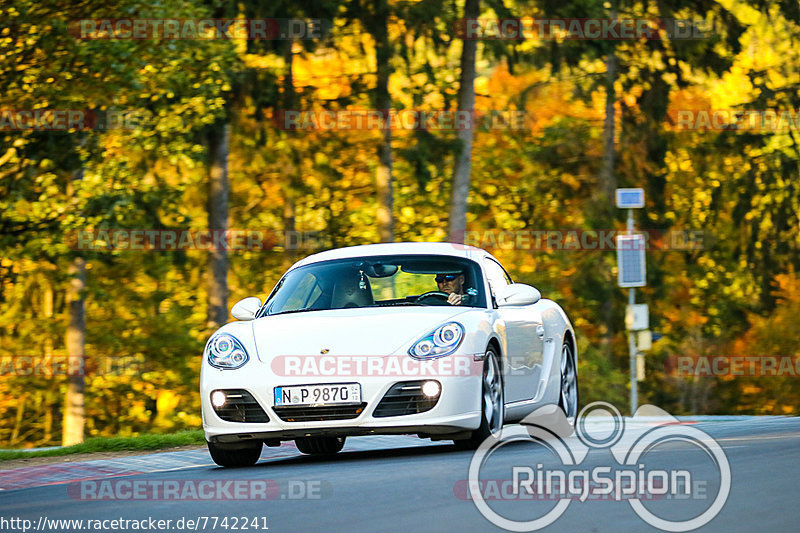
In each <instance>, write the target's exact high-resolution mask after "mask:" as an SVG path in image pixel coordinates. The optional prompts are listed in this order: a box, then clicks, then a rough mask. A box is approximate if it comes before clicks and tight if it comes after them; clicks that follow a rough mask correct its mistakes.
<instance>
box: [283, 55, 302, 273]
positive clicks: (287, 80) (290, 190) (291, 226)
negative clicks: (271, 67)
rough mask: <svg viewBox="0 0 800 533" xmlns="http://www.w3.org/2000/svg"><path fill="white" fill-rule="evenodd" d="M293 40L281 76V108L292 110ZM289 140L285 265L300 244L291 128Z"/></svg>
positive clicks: (296, 163) (296, 165)
mask: <svg viewBox="0 0 800 533" xmlns="http://www.w3.org/2000/svg"><path fill="white" fill-rule="evenodd" d="M293 48H294V41H293V40H292V41H289V42H288V43H287V46H286V50H285V51H284V56H283V59H284V63H285V65H286V75H285V76H284V78H283V109H284V110H294V108H295V105H296V104H295V102H296V98H295V92H294V51H293ZM284 134H285V135H286V138H287V140H288V141H289V142H287V143H286V146H287V150H288V154H287V158H288V160H289V161H291V167H290V168H287V177H288V179H287V180H286V181H284V183H283V243H282V244H283V245H284V253H285V255H286V262H287V263H288V264H287V265H285V266H286V267H288V266H290V265H291V264H292V263H294V261H295V259H296V257H297V246H299V245H300V242H299V239H298V236H297V229H296V218H295V206H296V195H297V186H298V181H299V180H298V173H299V172H300V168H299V166H300V158H299V156H298V153H299V150H297V149H296V146H295V145H294V143H293V142H291V140H293V139H294V138H295V137H296V134H295V132H294V131H292V130H286V131H285V132H284Z"/></svg>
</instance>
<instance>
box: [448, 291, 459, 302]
mask: <svg viewBox="0 0 800 533" xmlns="http://www.w3.org/2000/svg"><path fill="white" fill-rule="evenodd" d="M447 303H449V304H450V305H461V295H460V294H456V293H454V292H453V293H450V296H448V297H447Z"/></svg>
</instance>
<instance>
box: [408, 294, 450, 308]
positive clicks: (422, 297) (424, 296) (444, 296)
mask: <svg viewBox="0 0 800 533" xmlns="http://www.w3.org/2000/svg"><path fill="white" fill-rule="evenodd" d="M449 297H450V295H449V294H447V293H446V292H441V291H428V292H426V293H425V294H420V295H419V296H417V299H416V302H417V303H423V300H427V299H431V298H441V299H442V300H444V302H445V303H446V302H447V299H448V298H449ZM432 305H437V304H435V303H434V304H432Z"/></svg>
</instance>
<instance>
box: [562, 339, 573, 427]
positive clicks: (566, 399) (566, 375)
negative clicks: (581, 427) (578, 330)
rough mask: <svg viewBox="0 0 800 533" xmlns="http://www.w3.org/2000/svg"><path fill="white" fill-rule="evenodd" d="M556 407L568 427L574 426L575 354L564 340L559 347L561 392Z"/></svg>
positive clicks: (568, 342)
mask: <svg viewBox="0 0 800 533" xmlns="http://www.w3.org/2000/svg"><path fill="white" fill-rule="evenodd" d="M558 406H559V407H560V408H561V410H562V411H564V414H565V415H566V416H567V420H568V421H569V423H570V425H572V426H574V425H575V417H576V416H578V372H577V370H576V367H575V352H574V350H573V349H572V344H571V343H570V341H568V340H566V339H565V340H564V344H563V346H562V347H561V392H560V394H559V396H558Z"/></svg>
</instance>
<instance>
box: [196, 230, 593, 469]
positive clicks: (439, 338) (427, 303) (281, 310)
mask: <svg viewBox="0 0 800 533" xmlns="http://www.w3.org/2000/svg"><path fill="white" fill-rule="evenodd" d="M231 314H232V315H233V316H234V318H237V319H238V321H236V322H231V323H228V324H225V325H224V326H222V327H221V328H220V329H219V330H218V331H217V332H215V333H214V334H213V335H212V336H211V338H210V339H209V341H208V343H207V344H206V347H205V351H204V354H203V363H202V369H201V376H200V397H201V401H202V411H203V429H204V430H205V437H206V441H207V442H208V448H209V450H210V452H211V457H212V458H213V459H214V461H215V462H216V463H217V464H219V465H222V466H247V465H252V464H254V463H255V462H256V461H257V460H258V458H259V456H260V454H261V450H262V444H266V445H268V446H279V445H280V443H281V441H285V440H294V441H295V444H296V445H297V448H298V449H299V450H300V451H301V452H303V453H307V454H333V453H336V452H338V451H339V450H341V449H342V446H343V445H344V440H345V438H346V437H349V436H357V435H372V434H415V435H418V436H419V437H422V438H430V439H434V440H453V441H455V443H456V444H457V445H458V446H460V447H465V448H474V447H477V446H478V445H479V444H480V443H481V442H482V441H483V440H484V439H485V438H486V437H488V436H490V435H492V434H494V433H496V432H498V431H499V430H500V429H501V428H502V426H503V423H504V422H516V421H519V420H521V419H522V418H524V417H525V416H526V415H527V414H529V413H531V412H532V411H534V410H535V409H537V408H538V407H541V406H542V405H547V404H552V405H557V406H559V407H560V408H561V410H563V412H564V414H565V415H566V417H567V419H568V420H570V421H574V417H575V415H576V414H577V412H578V381H577V379H578V378H577V352H576V346H577V343H576V339H575V332H574V330H573V328H572V325H571V324H570V322H569V319H568V318H567V316H566V314H565V313H564V311H563V310H562V309H561V307H559V305H558V304H556V303H555V302H553V301H550V300H546V299H542V298H541V295H540V293H539V291H538V290H537V289H535V288H534V287H531V286H530V285H524V284H521V283H514V282H513V281H512V280H511V278H510V276H509V275H508V274H507V273H506V271H505V269H504V268H503V267H502V266H501V265H500V263H499V262H498V261H497V260H496V259H495V258H494V257H493V256H492V255H491V254H489V253H488V252H486V251H484V250H481V249H479V248H474V247H472V246H464V245H460V244H449V243H397V244H373V245H365V246H354V247H350V248H343V249H338V250H330V251H326V252H322V253H318V254H315V255H311V256H309V257H306V258H305V259H303V260H301V261H298V262H297V263H295V264H294V265H293V266H292V267H291V268H290V269H289V270H288V271H287V272H286V274H284V276H283V277H282V278H281V280H280V281H279V282H278V284H277V285H276V286H275V288H274V289H273V290H272V293H271V294H270V295H269V297H268V298H267V300H266V301H265V302H264V303H263V304H262V303H261V301H260V300H259V299H258V298H256V297H249V298H245V299H244V300H241V301H239V302H238V303H236V305H234V306H233V309H232V310H231Z"/></svg>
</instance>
